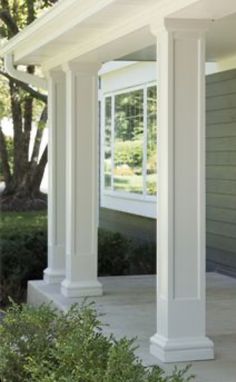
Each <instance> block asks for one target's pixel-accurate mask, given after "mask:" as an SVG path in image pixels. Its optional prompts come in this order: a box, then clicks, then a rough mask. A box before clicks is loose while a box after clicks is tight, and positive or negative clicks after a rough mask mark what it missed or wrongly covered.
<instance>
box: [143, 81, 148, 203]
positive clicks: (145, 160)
mask: <svg viewBox="0 0 236 382" xmlns="http://www.w3.org/2000/svg"><path fill="white" fill-rule="evenodd" d="M143 91H144V97H143V172H142V173H143V194H144V196H145V197H146V195H147V133H148V132H147V86H145V87H144V90H143Z"/></svg>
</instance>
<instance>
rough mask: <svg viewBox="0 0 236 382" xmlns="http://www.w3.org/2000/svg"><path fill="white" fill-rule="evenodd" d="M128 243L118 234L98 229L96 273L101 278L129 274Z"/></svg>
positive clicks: (129, 247) (129, 246) (129, 248)
mask: <svg viewBox="0 0 236 382" xmlns="http://www.w3.org/2000/svg"><path fill="white" fill-rule="evenodd" d="M130 250H131V245H130V241H129V240H128V239H126V238H125V237H123V236H122V235H121V234H120V233H113V232H109V231H105V230H103V229H99V231H98V273H99V274H100V275H101V276H117V275H127V274H129V260H128V258H129V254H130Z"/></svg>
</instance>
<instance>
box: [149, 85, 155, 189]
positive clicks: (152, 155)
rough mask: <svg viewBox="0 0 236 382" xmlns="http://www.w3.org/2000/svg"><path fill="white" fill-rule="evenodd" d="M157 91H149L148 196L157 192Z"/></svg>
mask: <svg viewBox="0 0 236 382" xmlns="http://www.w3.org/2000/svg"><path fill="white" fill-rule="evenodd" d="M156 137H157V90H156V86H152V87H149V88H148V89H147V175H146V187H147V194H148V195H156V192H157V176H156V174H157V138H156Z"/></svg>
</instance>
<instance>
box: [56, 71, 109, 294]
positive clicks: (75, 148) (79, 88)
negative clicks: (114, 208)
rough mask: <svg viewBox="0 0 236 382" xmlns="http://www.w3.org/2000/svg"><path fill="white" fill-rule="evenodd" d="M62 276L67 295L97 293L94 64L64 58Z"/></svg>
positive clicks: (96, 126) (96, 123)
mask: <svg viewBox="0 0 236 382" xmlns="http://www.w3.org/2000/svg"><path fill="white" fill-rule="evenodd" d="M64 69H65V72H66V101H67V108H66V152H67V155H66V278H65V280H64V281H63V282H62V285H61V291H62V294H63V295H64V296H67V297H80V296H96V295H101V294H102V286H101V284H100V283H99V281H98V279H97V226H98V163H99V160H98V145H99V140H98V136H99V134H98V86H97V83H98V75H97V73H98V69H99V67H98V65H95V64H67V65H66V67H65V68H64Z"/></svg>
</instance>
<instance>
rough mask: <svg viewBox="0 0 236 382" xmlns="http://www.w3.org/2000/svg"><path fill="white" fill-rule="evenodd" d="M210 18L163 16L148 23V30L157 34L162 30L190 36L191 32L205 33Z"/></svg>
mask: <svg viewBox="0 0 236 382" xmlns="http://www.w3.org/2000/svg"><path fill="white" fill-rule="evenodd" d="M211 22H212V20H209V19H176V18H163V19H161V20H159V21H157V22H155V21H153V22H151V24H150V31H151V33H152V34H153V35H154V36H156V37H157V36H158V35H159V34H160V33H161V32H162V31H164V30H165V31H167V32H172V33H173V34H174V35H175V34H176V35H181V36H184V35H185V36H192V35H193V34H199V33H205V32H206V31H207V30H208V29H209V26H210V23H211Z"/></svg>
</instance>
